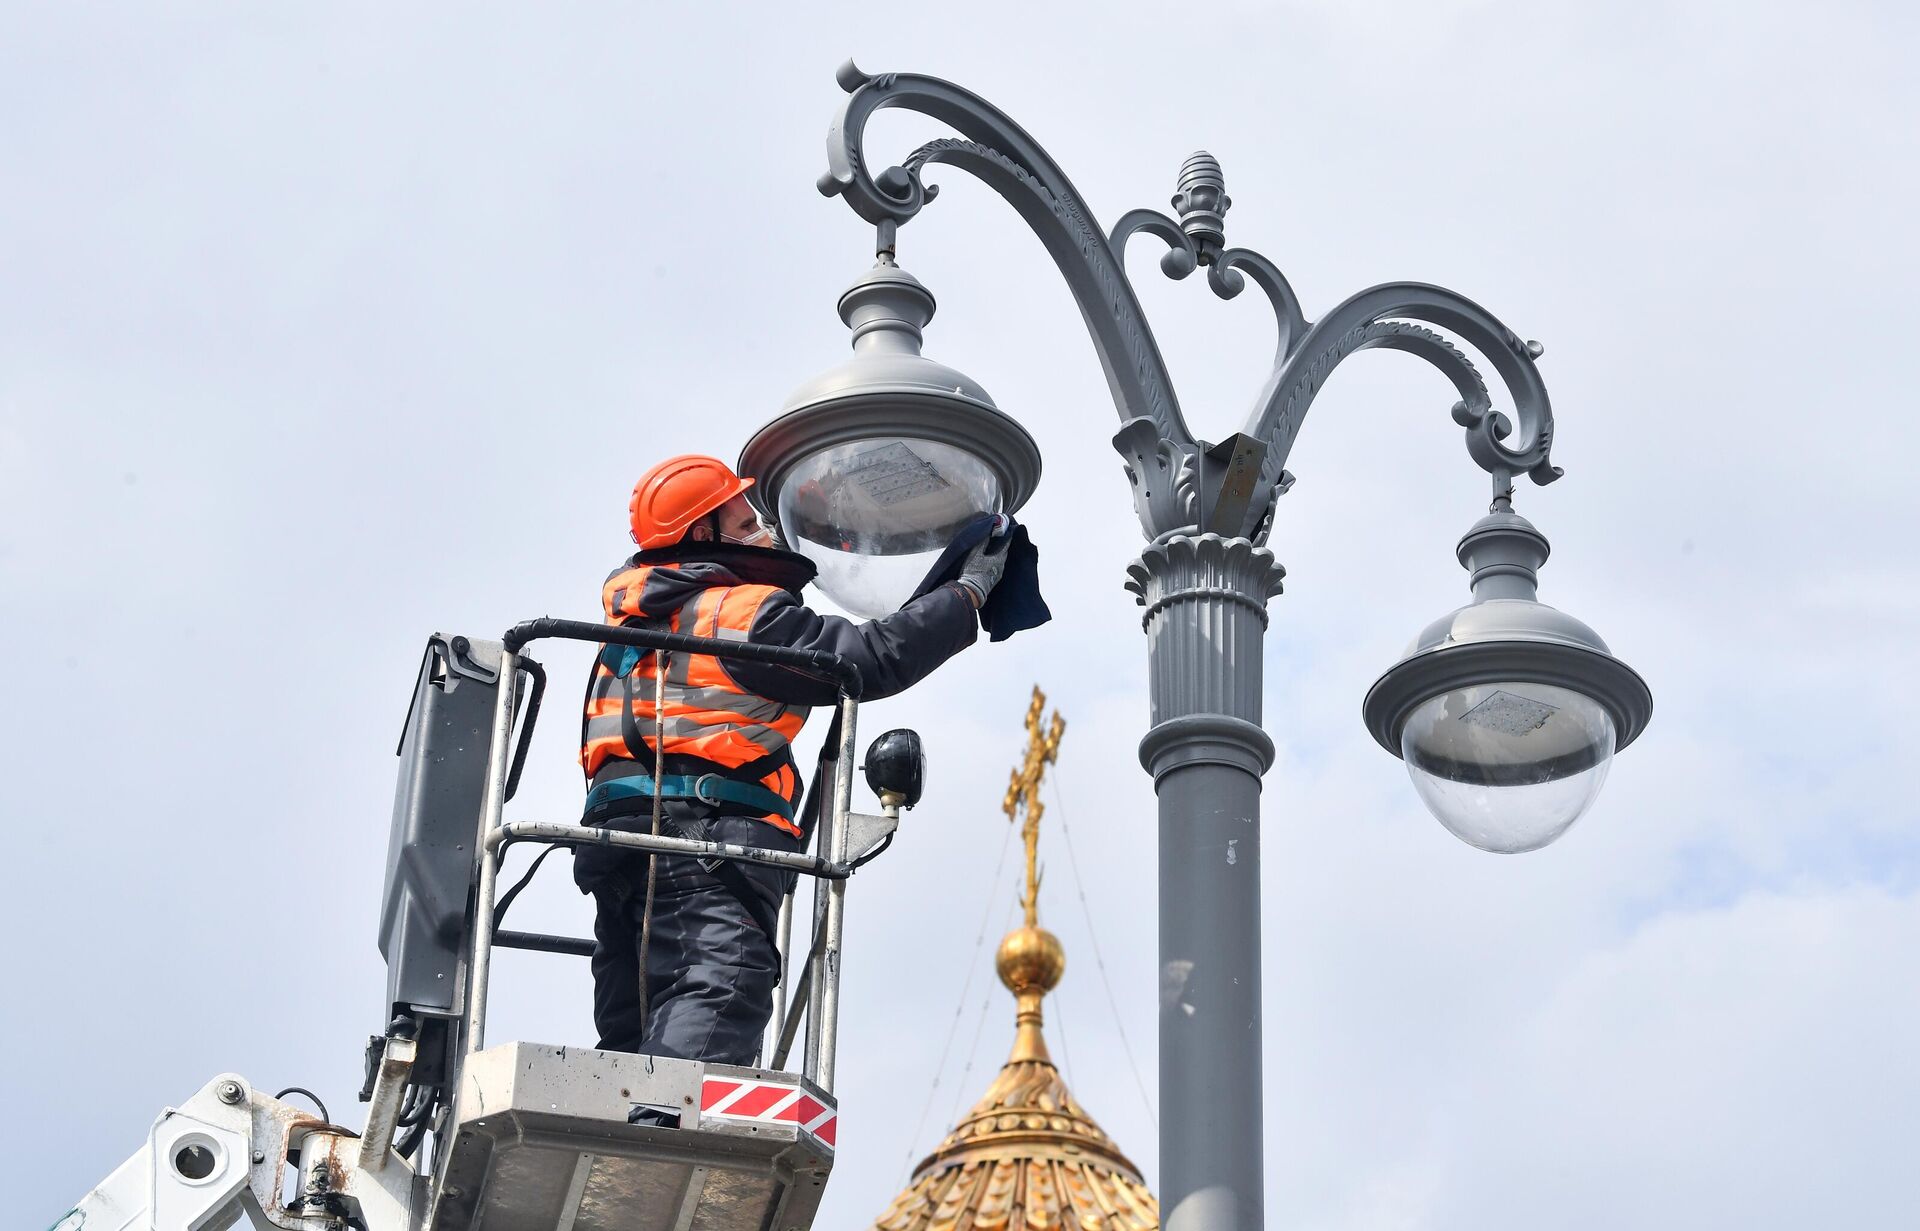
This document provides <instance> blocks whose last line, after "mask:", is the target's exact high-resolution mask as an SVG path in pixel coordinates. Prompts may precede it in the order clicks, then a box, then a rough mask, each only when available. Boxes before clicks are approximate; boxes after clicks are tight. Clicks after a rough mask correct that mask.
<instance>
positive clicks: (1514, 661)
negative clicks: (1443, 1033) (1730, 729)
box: [1363, 508, 1653, 854]
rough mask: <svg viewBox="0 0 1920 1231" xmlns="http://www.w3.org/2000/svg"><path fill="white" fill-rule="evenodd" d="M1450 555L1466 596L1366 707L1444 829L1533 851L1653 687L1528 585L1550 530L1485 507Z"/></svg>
mask: <svg viewBox="0 0 1920 1231" xmlns="http://www.w3.org/2000/svg"><path fill="white" fill-rule="evenodd" d="M1459 556H1460V563H1461V564H1463V565H1465V566H1466V567H1467V569H1468V570H1469V571H1470V572H1471V573H1472V574H1473V602H1471V603H1469V604H1468V605H1467V606H1465V607H1462V608H1460V609H1459V610H1457V611H1452V612H1449V613H1448V614H1447V615H1444V616H1442V617H1441V618H1439V619H1438V620H1435V621H1434V622H1433V623H1431V624H1429V625H1427V627H1426V628H1425V629H1424V630H1422V632H1421V633H1420V635H1419V636H1417V637H1415V638H1414V639H1413V644H1411V645H1410V646H1408V647H1407V651H1406V653H1405V654H1404V655H1403V656H1402V657H1401V659H1400V661H1399V662H1397V663H1395V664H1394V665H1393V666H1392V667H1390V668H1389V669H1388V670H1387V672H1386V673H1385V674H1384V675H1382V676H1381V677H1380V678H1379V680H1378V681H1376V682H1375V683H1374V686H1373V688H1372V689H1371V690H1370V691H1369V692H1368V693H1367V700H1366V704H1365V706H1364V707H1363V713H1364V716H1365V718H1366V722H1367V727H1368V729H1369V730H1370V731H1372V733H1373V737H1374V738H1375V739H1376V740H1378V741H1379V742H1380V744H1381V746H1382V747H1384V748H1386V749H1387V750H1388V751H1389V752H1392V753H1395V754H1396V755H1398V756H1399V757H1400V758H1401V759H1402V760H1403V761H1405V762H1406V766H1407V773H1408V774H1409V775H1410V776H1411V777H1412V779H1413V786H1414V790H1415V791H1417V792H1418V793H1419V795H1420V799H1421V802H1423V803H1425V804H1426V806H1427V810H1428V811H1429V812H1432V813H1433V815H1434V816H1435V817H1437V818H1438V819H1439V821H1440V823H1441V824H1442V825H1445V826H1446V827H1447V829H1448V830H1449V831H1450V832H1452V833H1453V834H1455V835H1456V836H1458V837H1459V838H1460V839H1461V840H1463V841H1465V842H1467V843H1468V844H1469V845H1472V846H1476V847H1478V848H1480V849H1481V850H1483V851H1494V852H1497V853H1501V854H1514V853H1517V852H1520V851H1532V850H1538V849H1539V848H1541V847H1543V846H1545V845H1547V844H1548V843H1549V842H1552V841H1553V840H1554V839H1555V838H1558V837H1559V836H1560V835H1561V834H1563V833H1565V832H1566V831H1567V829H1568V828H1569V827H1570V826H1571V825H1572V824H1573V823H1574V822H1575V821H1577V820H1579V819H1580V817H1581V815H1582V814H1583V813H1584V812H1586V810H1587V808H1588V807H1589V806H1591V805H1592V803H1593V801H1594V797H1595V796H1597V795H1598V794H1599V793H1600V787H1601V784H1603V783H1604V782H1605V781H1606V778H1607V768H1608V767H1609V766H1610V765H1611V764H1612V763H1613V754H1614V753H1615V752H1616V751H1618V750H1619V749H1621V748H1625V747H1626V746H1627V745H1628V744H1630V743H1632V742H1633V741H1634V739H1635V738H1637V737H1638V736H1639V734H1640V732H1641V731H1643V730H1644V729H1646V725H1647V723H1648V721H1649V720H1650V719H1651V718H1652V716H1653V694H1652V693H1651V692H1650V691H1649V690H1648V688H1647V685H1646V681H1644V680H1642V679H1641V678H1640V676H1639V675H1638V674H1637V673H1636V672H1635V671H1634V670H1633V669H1632V668H1631V667H1629V666H1627V664H1625V663H1624V662H1621V661H1620V660H1619V659H1618V658H1616V657H1615V656H1614V655H1613V652H1612V651H1611V650H1609V649H1608V648H1607V643H1606V642H1604V641H1602V640H1601V639H1600V635H1599V634H1598V633H1596V632H1594V631H1593V630H1592V629H1591V628H1588V627H1587V626H1586V625H1585V624H1583V623H1581V622H1580V621H1579V620H1576V619H1574V618H1573V617H1572V616H1570V615H1568V614H1566V613H1565V612H1563V611H1558V610H1556V609H1554V608H1552V607H1549V606H1547V605H1546V604H1545V603H1542V602H1540V601H1539V600H1538V599H1537V598H1536V597H1535V592H1536V589H1537V582H1538V577H1537V570H1538V569H1539V567H1540V566H1541V565H1542V564H1544V563H1545V562H1546V559H1547V540H1546V537H1545V536H1544V535H1542V534H1541V533H1540V532H1539V531H1538V530H1536V529H1534V527H1533V525H1532V523H1530V522H1528V521H1527V520H1526V519H1525V518H1524V517H1521V516H1519V515H1518V514H1516V513H1514V512H1513V511H1512V510H1511V509H1510V508H1508V509H1496V511H1495V512H1493V513H1490V514H1488V515H1487V516H1486V517H1483V518H1481V519H1480V521H1479V522H1477V523H1475V525H1474V527H1473V529H1471V530H1469V531H1468V532H1467V534H1466V537H1464V538H1462V539H1461V540H1460V547H1459Z"/></svg>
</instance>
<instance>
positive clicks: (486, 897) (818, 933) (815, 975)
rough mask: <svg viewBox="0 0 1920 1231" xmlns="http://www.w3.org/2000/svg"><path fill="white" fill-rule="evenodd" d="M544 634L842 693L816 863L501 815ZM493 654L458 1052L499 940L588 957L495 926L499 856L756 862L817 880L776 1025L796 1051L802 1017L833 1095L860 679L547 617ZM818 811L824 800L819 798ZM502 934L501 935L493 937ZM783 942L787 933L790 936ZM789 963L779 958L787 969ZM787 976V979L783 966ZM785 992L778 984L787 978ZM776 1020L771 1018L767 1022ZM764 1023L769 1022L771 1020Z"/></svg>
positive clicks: (805, 661) (793, 661)
mask: <svg viewBox="0 0 1920 1231" xmlns="http://www.w3.org/2000/svg"><path fill="white" fill-rule="evenodd" d="M542 637H558V638H561V639H564V640H570V641H587V642H594V643H599V644H612V645H631V646H635V647H638V648H642V649H653V650H668V651H679V652H683V653H693V654H706V655H711V656H712V657H715V658H720V659H739V660H743V661H749V662H761V663H769V664H773V665H776V666H784V667H790V668H793V669H795V670H799V671H802V672H805V673H807V674H810V675H813V676H815V677H816V678H822V679H825V680H829V681H832V682H833V683H835V684H836V686H837V689H838V691H839V693H840V697H839V703H838V705H837V706H836V708H837V709H838V711H839V725H840V732H839V741H838V744H839V746H838V748H837V749H836V750H835V751H836V755H835V757H834V768H833V777H832V796H831V802H830V803H829V804H827V805H826V806H823V807H822V808H821V809H820V816H819V822H818V830H817V833H816V834H815V842H816V843H817V844H818V849H819V850H821V851H822V852H824V856H816V855H807V854H804V853H799V852H790V851H776V850H770V849H766V848H761V847H748V846H738V845H734V844H731V843H723V842H706V841H696V840H691V839H686V838H667V837H659V838H656V837H654V836H653V835H651V834H627V833H620V832H618V831H612V830H606V829H597V828H590V827H588V826H584V825H562V824H556V823H553V822H546V821H506V820H505V819H504V817H503V816H502V812H503V811H504V809H505V805H506V800H507V797H508V795H509V794H510V791H509V782H510V777H512V776H516V775H512V774H511V772H510V771H511V770H512V765H513V762H514V761H515V759H516V758H515V757H514V756H513V755H512V750H513V734H514V732H513V728H514V711H515V708H516V704H515V703H516V700H517V698H518V695H519V692H520V675H521V672H522V670H523V669H524V668H523V666H522V663H523V661H524V660H522V659H521V658H520V654H519V652H520V650H521V649H522V648H524V647H525V646H526V645H527V644H528V643H529V642H531V641H534V640H536V639H538V638H542ZM503 642H504V648H503V649H502V652H501V655H500V685H499V688H498V690H497V693H496V696H495V699H494V713H493V729H492V733H491V737H490V740H489V745H488V753H487V781H486V790H485V793H484V795H483V796H482V800H481V807H480V817H479V824H478V826H477V830H478V833H477V835H476V836H477V838H478V839H479V841H478V846H479V850H478V852H477V854H478V856H479V864H480V868H479V881H478V884H477V885H476V886H475V888H474V896H473V916H472V919H473V924H472V936H471V943H472V948H471V950H470V951H469V952H470V956H469V961H468V968H467V989H466V990H467V996H466V1004H465V1006H464V1012H463V1013H462V1015H461V1018H462V1020H461V1023H460V1027H461V1034H462V1036H463V1038H464V1044H465V1045H464V1048H463V1050H464V1052H465V1053H466V1054H468V1055H471V1054H473V1053H475V1052H478V1051H480V1050H481V1049H482V1048H484V1047H485V1046H486V1017H487V994H488V991H489V983H490V978H491V974H492V965H493V962H492V958H493V949H494V946H495V944H496V942H497V941H498V940H500V939H502V938H505V937H511V941H508V942H507V947H514V948H531V949H540V950H545V951H549V952H582V951H587V950H586V948H585V942H582V941H575V940H571V939H570V938H568V937H560V936H545V935H542V934H539V933H506V932H500V930H499V929H498V928H496V926H495V920H494V903H495V897H496V895H497V893H498V890H499V875H500V862H501V856H502V855H503V853H504V851H505V848H506V847H507V846H510V845H511V844H512V843H514V842H516V841H535V842H545V843H548V844H550V845H576V846H579V845H596V846H602V845H604V846H620V847H630V848H634V849H638V850H651V851H655V852H659V853H665V854H679V855H691V856H695V857H697V858H705V859H727V860H733V861H735V862H740V863H751V864H759V865H762V866H767V867H774V868H780V869H783V870H785V871H790V872H796V873H803V874H805V875H808V876H811V877H813V878H814V910H813V914H814V928H813V935H814V937H815V938H816V943H815V946H814V949H813V952H812V954H811V960H810V961H809V962H807V963H806V969H805V970H804V971H803V972H802V973H801V979H802V986H803V988H804V993H803V994H801V993H796V995H794V996H793V997H792V999H791V1000H790V1001H789V1004H790V1006H791V1007H790V1008H789V1011H788V1013H787V1018H786V1021H785V1022H784V1023H780V1025H781V1032H780V1033H781V1041H782V1045H781V1046H780V1048H779V1050H781V1051H782V1052H783V1053H784V1051H785V1050H786V1048H787V1047H790V1046H791V1045H792V1043H793V1038H792V1035H793V1032H794V1027H795V1026H797V1024H798V1020H799V1018H800V1016H801V1014H803V1013H804V1015H805V1018H806V1021H807V1038H806V1046H805V1049H804V1052H803V1064H802V1074H803V1076H805V1077H806V1078H808V1079H809V1080H812V1081H815V1082H817V1083H818V1084H819V1085H820V1086H821V1088H822V1089H824V1090H826V1091H827V1092H828V1093H831V1092H832V1090H833V1078H834V1061H835V1059H836V1055H837V1052H838V1044H839V1017H840V956H841V954H840V945H841V938H842V935H843V932H844V929H845V913H844V912H845V909H846V907H845V901H846V888H847V879H848V877H849V876H851V875H852V873H853V871H854V866H855V865H854V864H853V863H852V861H851V860H850V855H851V852H850V851H849V850H848V816H849V814H850V812H851V807H852V795H853V774H854V751H853V749H854V724H855V715H856V714H857V713H858V710H859V697H860V691H861V679H860V671H859V669H858V667H856V666H855V665H854V664H853V663H851V662H848V661H847V660H846V659H844V658H841V657H840V656H838V655H835V654H829V653H825V652H822V651H814V650H795V649H790V648H787V647H784V646H768V645H755V644H753V643H751V642H745V641H729V640H724V639H720V638H712V637H693V636H689V635H686V634H684V633H669V632H661V631H658V630H655V629H649V628H626V627H621V626H618V625H611V624H594V623H589V622H587V621H584V620H557V619H552V618H546V617H543V618H541V619H538V620H526V621H523V622H521V623H519V624H516V625H514V626H513V627H512V628H511V629H509V630H508V631H507V634H506V636H505V637H504V638H503ZM823 802H824V801H823ZM496 932H499V933H500V934H499V936H498V937H497V936H496ZM788 939H789V943H791V932H790V931H789V938H788ZM789 956H790V955H788V954H786V953H782V955H781V958H782V963H783V965H788V959H789ZM787 973H791V970H790V968H789V970H788V972H787ZM782 982H783V983H784V982H785V980H784V979H783V980H782ZM775 1021H776V1022H777V1021H778V1019H775ZM770 1024H771V1023H770Z"/></svg>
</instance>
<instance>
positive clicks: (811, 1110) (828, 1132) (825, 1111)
mask: <svg viewBox="0 0 1920 1231" xmlns="http://www.w3.org/2000/svg"><path fill="white" fill-rule="evenodd" d="M700 1118H701V1119H703V1120H704V1119H720V1120H735V1121H739V1122H741V1123H747V1124H791V1125H794V1126H795V1127H797V1128H801V1129H805V1130H806V1131H807V1132H809V1133H811V1134H812V1135H813V1136H814V1137H816V1138H818V1139H819V1140H820V1141H821V1143H822V1144H824V1145H826V1146H829V1147H831V1146H832V1145H833V1139H834V1137H835V1136H837V1135H838V1133H839V1130H840V1111H839V1109H838V1108H836V1107H832V1106H830V1105H828V1104H826V1103H822V1102H821V1101H820V1100H819V1099H817V1098H815V1097H813V1096H812V1095H811V1094H808V1093H807V1092H806V1091H805V1090H802V1089H801V1088H800V1087H799V1086H795V1085H789V1084H787V1083H785V1082H778V1081H734V1080H732V1079H731V1078H726V1077H709V1078H707V1079H706V1081H705V1082H704V1083H703V1084H702V1085H701V1087H700Z"/></svg>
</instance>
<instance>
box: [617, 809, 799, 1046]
mask: <svg viewBox="0 0 1920 1231" xmlns="http://www.w3.org/2000/svg"><path fill="white" fill-rule="evenodd" d="M675 811H679V810H678V809H676V810H675ZM628 827H630V826H628V825H623V826H622V828H628ZM663 828H664V830H665V832H668V833H670V834H672V835H673V836H675V837H690V838H705V839H707V840H710V841H716V842H731V843H736V844H738V845H742V846H778V847H781V848H782V849H791V848H792V847H793V846H796V845H797V843H795V842H793V841H792V840H791V839H788V838H787V837H786V835H784V834H781V833H780V832H779V831H777V830H775V829H773V828H772V827H770V826H768V825H766V824H764V823H762V822H760V821H757V820H753V819H751V818H748V817H731V816H714V817H694V816H688V815H686V814H685V813H684V812H683V813H681V814H680V815H679V816H677V817H675V818H674V823H673V824H671V825H668V826H664V827H663ZM601 849H606V848H601ZM735 866H737V867H738V868H739V869H740V870H741V873H742V876H741V877H740V878H739V879H738V880H736V882H735V886H734V887H729V886H728V885H726V884H723V883H722V882H721V880H720V879H719V878H718V877H716V876H715V875H714V874H713V873H711V872H708V871H706V870H705V869H703V868H702V867H701V866H700V863H699V861H698V860H695V859H688V858H684V857H681V856H661V858H660V868H659V872H658V874H657V880H656V883H655V886H654V903H653V935H652V938H651V940H650V941H649V943H648V949H647V970H646V987H647V1006H646V1012H645V1014H644V1016H643V1014H642V1011H641V999H640V986H641V982H640V981H641V972H640V929H641V914H642V911H643V909H644V906H645V901H646V858H645V856H639V857H632V856H629V857H628V858H627V860H626V861H625V863H624V865H623V867H622V868H621V869H620V871H621V872H622V873H623V874H621V875H613V876H601V877H597V878H596V883H595V884H594V886H593V897H594V904H595V911H594V923H593V939H594V949H593V1021H594V1026H595V1027H596V1028H597V1029H598V1030H599V1032H600V1043H599V1046H600V1048H601V1049H602V1050H604V1051H627V1052H639V1053H641V1054H643V1055H649V1056H674V1057H678V1058H680V1059H684V1060H704V1061H709V1062H712V1063H717V1064H737V1065H751V1064H753V1063H754V1062H755V1060H756V1058H757V1056H758V1052H759V1048H760V1040H761V1036H762V1034H763V1033H764V1032H765V1030H766V1026H767V1018H768V1016H769V1015H770V1014H771V1013H772V1011H773V989H774V986H775V984H776V983H777V982H778V980H779V975H780V959H779V954H778V953H777V951H776V950H775V948H774V945H773V940H772V938H771V937H769V936H768V935H767V932H766V930H765V929H764V928H763V927H762V926H761V925H760V924H759V923H757V922H755V921H754V918H753V914H752V912H750V911H749V910H748V908H747V904H746V903H745V902H743V901H742V900H741V895H740V894H739V893H737V892H735V888H738V887H744V888H745V890H746V891H747V892H748V893H750V894H752V895H754V896H756V897H758V898H759V899H760V900H761V905H760V907H759V909H760V912H761V914H762V916H763V917H768V916H769V915H770V914H771V912H772V910H777V908H778V906H779V901H780V898H781V896H782V895H783V894H784V893H785V891H786V883H787V874H786V873H783V872H779V871H776V870H774V869H772V868H760V867H754V866H752V865H748V864H738V865H735Z"/></svg>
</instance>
